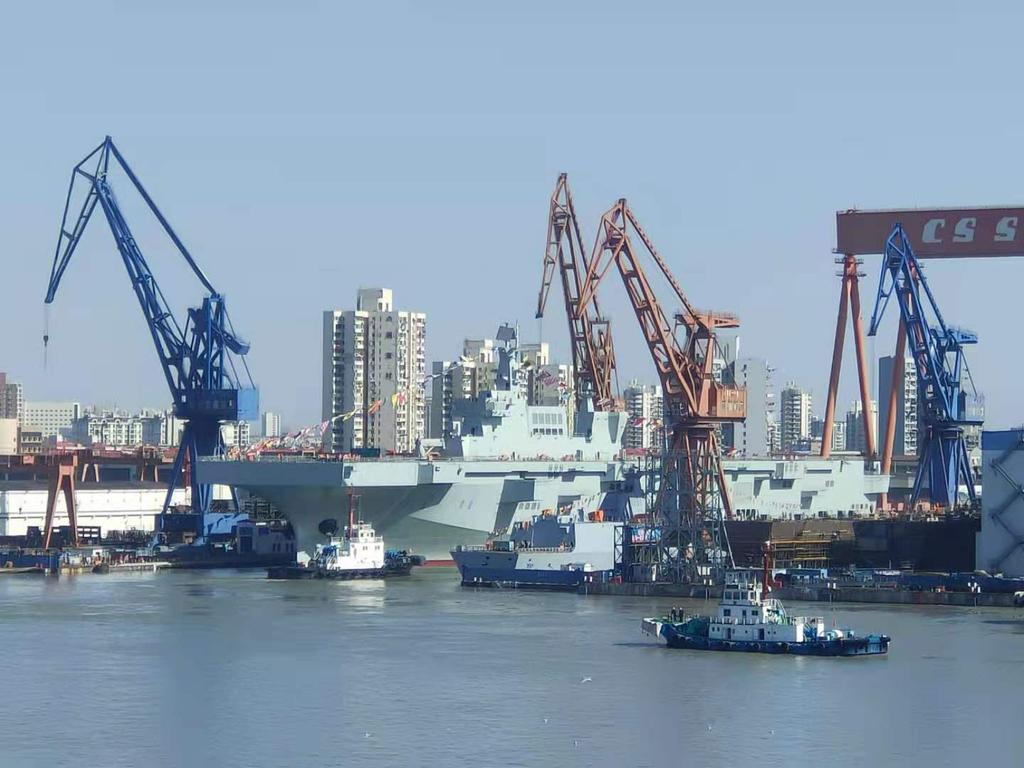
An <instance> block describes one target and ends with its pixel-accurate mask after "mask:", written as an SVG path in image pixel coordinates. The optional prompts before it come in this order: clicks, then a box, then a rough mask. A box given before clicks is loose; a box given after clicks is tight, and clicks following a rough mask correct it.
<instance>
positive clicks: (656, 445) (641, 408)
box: [622, 379, 665, 450]
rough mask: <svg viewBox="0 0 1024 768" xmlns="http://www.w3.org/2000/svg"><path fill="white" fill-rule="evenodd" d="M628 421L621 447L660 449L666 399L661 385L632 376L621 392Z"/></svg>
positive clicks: (663, 429)
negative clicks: (643, 382)
mask: <svg viewBox="0 0 1024 768" xmlns="http://www.w3.org/2000/svg"><path fill="white" fill-rule="evenodd" d="M622 396H623V400H625V404H626V412H627V413H628V414H629V421H628V422H626V432H625V434H624V435H623V436H622V447H623V448H629V449H633V450H658V449H660V448H661V443H662V436H663V435H664V431H665V427H664V420H665V398H664V395H663V393H662V391H661V385H660V384H641V383H640V382H639V381H638V380H636V379H634V380H633V381H631V382H630V383H629V386H628V387H626V388H625V390H623V392H622Z"/></svg>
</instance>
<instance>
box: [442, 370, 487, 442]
mask: <svg viewBox="0 0 1024 768" xmlns="http://www.w3.org/2000/svg"><path fill="white" fill-rule="evenodd" d="M477 383H478V376H477V364H476V363H475V362H470V361H467V360H463V361H459V360H436V361H434V364H433V366H432V367H431V379H430V388H431V392H430V436H431V437H432V438H435V439H440V438H445V437H448V436H449V435H451V434H453V432H454V421H453V417H452V414H453V406H454V404H455V401H457V400H472V399H473V398H475V397H476V395H477V392H478V391H479V390H478V389H477Z"/></svg>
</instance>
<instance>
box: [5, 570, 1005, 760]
mask: <svg viewBox="0 0 1024 768" xmlns="http://www.w3.org/2000/svg"><path fill="white" fill-rule="evenodd" d="M676 602H680V603H681V604H684V605H686V607H687V608H688V609H690V610H695V609H699V608H705V606H703V605H702V603H701V602H699V601H686V602H682V601H676ZM669 605H670V601H666V600H652V599H637V598H610V597H589V598H588V597H580V596H577V595H570V594H555V593H537V592H524V591H519V592H516V591H501V590H470V589H464V588H462V587H460V586H458V582H457V578H456V574H455V571H454V570H450V569H422V570H420V571H419V572H417V573H416V574H414V575H413V576H412V577H410V578H408V579H394V580H391V581H388V582H347V583H345V582H341V583H335V582H328V583H324V582H275V581H268V580H266V579H265V578H263V577H262V574H261V573H260V572H254V571H249V572H240V571H239V572H236V571H220V572H207V573H204V572H165V573H158V574H118V575H107V576H94V575H91V574H90V575H85V576H79V577H71V578H67V577H65V578H60V579H55V578H46V579H43V578H39V577H0V622H2V637H0V686H2V697H0V710H2V712H3V715H2V719H0V724H2V725H0V766H36V765H38V766H62V765H75V766H82V765H104V766H140V765H152V766H205V765H214V766H246V767H262V766H363V765H366V766H462V765H465V766H505V765H511V766H659V767H660V766H666V765H673V766H681V765H687V766H703V765H708V766H716V765H741V766H742V765H749V766H755V765H757V766H774V765H794V766H795V765H799V766H808V765H812V766H813V765H822V766H824V765H828V766H830V767H832V766H847V765H849V766H854V765H856V766H859V767H862V766H865V765H915V766H916V765H922V766H924V765H928V766H938V765H979V766H981V765H984V766H1009V765H1024V736H1022V732H1021V727H1020V724H1021V707H1022V705H1024V704H1022V702H1024V613H1022V612H1021V611H1019V610H1008V609H980V610H975V609H958V608H932V607H927V608H926V607H892V608H888V607H884V608H883V607H875V606H872V607H870V608H867V607H861V606H850V605H843V606H837V607H836V608H835V610H834V611H833V610H831V609H830V608H829V606H811V605H807V604H797V603H794V604H792V605H790V606H789V608H790V610H791V611H799V612H800V613H812V612H813V613H819V614H821V613H823V614H825V615H831V614H833V613H834V614H835V618H836V620H837V621H838V622H839V623H840V624H841V625H843V624H845V625H849V626H852V627H854V628H855V629H857V630H858V631H884V632H886V633H887V634H889V635H891V636H892V637H893V643H892V646H891V648H890V653H889V655H888V657H882V658H877V657H876V658H861V659H817V658H795V657H775V656H762V655H756V654H729V653H710V652H704V653H701V652H689V651H673V650H668V649H665V648H662V647H659V646H656V645H654V644H653V643H652V642H650V641H649V640H648V639H647V638H645V637H644V636H643V635H641V634H640V630H639V619H640V618H641V617H642V616H644V615H650V614H651V613H652V612H655V611H658V612H661V611H663V610H665V609H667V608H668V607H669ZM713 608H714V606H713V605H712V604H707V605H706V609H708V610H710V609H713Z"/></svg>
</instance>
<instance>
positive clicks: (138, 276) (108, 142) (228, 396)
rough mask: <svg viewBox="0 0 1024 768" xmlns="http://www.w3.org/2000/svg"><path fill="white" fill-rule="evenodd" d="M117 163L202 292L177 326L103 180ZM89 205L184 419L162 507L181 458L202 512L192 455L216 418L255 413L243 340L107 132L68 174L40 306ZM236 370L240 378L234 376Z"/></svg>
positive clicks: (201, 451)
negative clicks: (103, 224) (104, 228)
mask: <svg viewBox="0 0 1024 768" xmlns="http://www.w3.org/2000/svg"><path fill="white" fill-rule="evenodd" d="M118 167H119V168H120V169H121V170H122V171H123V172H124V174H125V175H126V176H127V178H128V180H129V181H130V182H131V184H132V186H133V187H134V188H135V190H136V191H137V192H138V194H139V196H140V197H141V198H142V199H143V201H144V202H145V204H146V206H147V207H148V208H149V210H150V212H151V213H152V214H153V216H154V217H155V218H156V220H157V221H158V222H159V223H160V226H161V227H162V228H163V231H164V233H165V234H166V235H167V237H168V238H169V239H170V240H171V242H172V243H173V245H174V247H175V248H176V249H177V251H178V253H180V254H181V256H182V257H183V258H184V259H185V261H186V262H187V263H188V265H189V267H191V269H192V272H193V273H194V274H195V276H196V277H197V278H198V279H199V282H200V283H202V285H203V288H205V289H206V291H207V295H206V296H204V297H203V301H202V304H201V305H200V306H198V307H191V308H189V309H188V311H187V313H186V318H185V325H184V328H182V326H181V325H179V323H178V321H177V320H176V319H175V317H174V314H173V313H172V312H171V309H170V307H169V306H168V304H167V300H166V299H165V298H164V295H163V292H162V291H161V290H160V286H159V285H158V284H157V281H156V278H155V277H154V275H153V273H152V271H150V268H149V265H148V264H147V263H146V259H145V257H144V256H143V255H142V251H141V250H140V248H139V245H138V243H137V242H136V240H135V237H134V236H133V235H132V231H131V229H130V228H129V226H128V222H127V220H126V219H125V217H124V214H123V212H122V210H121V207H120V206H119V205H118V202H117V198H116V197H115V195H114V190H113V188H112V187H111V185H110V173H111V171H113V170H115V169H116V168H118ZM83 187H84V188H83ZM76 193H77V195H81V194H82V193H84V194H85V200H84V202H83V203H82V206H81V208H80V209H78V210H77V213H76V212H75V210H76V208H77V206H74V207H73V201H74V200H77V199H78V196H76ZM97 203H99V205H100V207H101V208H102V209H103V213H104V215H105V216H106V218H107V223H108V224H109V225H110V231H111V233H112V234H113V236H114V242H115V243H116V244H117V249H118V251H119V252H120V254H121V259H122V260H123V262H124V266H125V269H127V270H128V276H129V277H130V278H131V283H132V289H133V290H134V291H135V296H136V298H137V299H138V301H139V306H140V307H141V308H142V314H143V315H144V316H145V318H146V323H147V325H148V327H149V332H150V335H151V336H152V338H153V343H154V345H155V346H156V351H157V356H158V357H159V359H160V365H161V367H162V368H163V372H164V377H165V378H166V380H167V386H168V387H169V388H170V390H171V397H172V399H173V403H174V405H173V412H174V415H175V416H176V417H178V418H180V419H182V420H184V421H185V422H186V423H185V427H184V429H183V432H182V436H181V444H180V446H179V447H178V453H177V456H176V457H175V460H174V466H173V468H172V471H171V476H170V479H169V482H168V488H167V496H166V498H165V500H164V507H163V509H164V511H165V512H166V511H167V508H168V506H169V505H170V503H171V498H172V495H173V492H174V489H175V488H176V487H178V485H179V484H180V483H181V482H182V474H183V470H184V467H185V462H186V461H189V462H190V463H191V472H190V473H189V474H190V478H189V483H190V485H191V491H192V509H193V510H194V511H195V512H197V513H201V514H205V513H206V512H208V511H209V509H210V501H211V496H212V494H211V486H210V485H208V484H205V483H201V482H199V480H198V477H197V475H198V472H197V469H198V467H197V459H198V458H199V457H203V456H213V455H216V454H217V453H218V452H219V451H220V450H221V448H222V443H221V434H220V426H221V423H223V422H227V421H238V420H253V419H256V418H257V417H258V412H259V393H258V390H257V389H256V387H255V385H254V384H253V381H252V376H251V375H250V373H249V368H248V365H247V364H246V361H245V355H246V354H247V353H248V351H249V345H248V343H246V342H245V341H242V340H241V339H240V338H239V337H238V336H237V335H235V331H234V328H233V327H232V325H231V320H230V318H229V317H228V312H227V307H226V305H225V300H224V296H223V295H222V294H221V293H220V292H219V291H217V289H216V288H214V287H213V284H212V283H211V282H210V281H209V279H208V278H207V277H206V275H205V274H204V273H203V271H202V269H200V268H199V265H198V264H197V263H196V261H195V259H194V258H193V257H192V254H191V253H189V251H188V249H187V248H186V247H185V245H184V244H183V243H182V241H181V240H180V239H179V238H178V235H177V234H176V233H175V231H174V229H173V228H172V227H171V225H170V223H168V221H167V219H166V218H164V215H163V214H162V213H161V212H160V209H159V208H158V207H157V205H156V203H155V202H153V199H152V198H151V197H150V196H149V194H148V193H147V192H146V190H145V188H144V187H143V186H142V183H141V182H140V181H139V179H138V177H137V176H136V175H135V173H134V172H133V171H132V169H131V168H130V167H129V165H128V163H127V162H125V159H124V157H122V155H121V153H120V152H119V151H118V149H117V147H116V146H115V145H114V142H113V140H112V139H111V138H110V137H109V136H107V137H106V138H105V139H104V140H103V143H102V144H100V145H99V146H98V147H97V148H96V149H94V150H93V151H92V152H90V153H89V154H88V155H87V156H86V157H85V159H83V160H82V161H81V162H80V163H79V164H78V165H76V166H75V167H74V170H73V171H72V173H71V184H70V186H69V188H68V194H67V200H66V202H65V204H64V217H63V219H62V220H61V227H60V234H59V236H58V238H57V248H56V252H55V254H54V259H53V267H52V269H51V272H50V284H49V287H48V289H47V291H46V303H47V304H51V303H52V302H53V300H54V298H55V297H56V295H57V288H58V287H59V286H60V282H61V278H62V277H63V276H64V272H65V270H66V269H67V267H68V263H69V262H70V260H71V257H72V255H74V252H75V249H76V248H77V247H78V244H79V242H80V240H81V237H82V233H83V232H84V231H85V228H86V226H87V225H88V223H89V219H90V218H91V216H92V214H93V211H94V210H95V209H96V204H97ZM48 340H49V336H48V335H44V336H43V343H44V344H46V343H47V342H48ZM243 372H244V376H245V378H244V379H243V378H242V375H241V374H242V373H243ZM243 382H244V383H243Z"/></svg>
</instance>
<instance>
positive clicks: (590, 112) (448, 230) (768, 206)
mask: <svg viewBox="0 0 1024 768" xmlns="http://www.w3.org/2000/svg"><path fill="white" fill-rule="evenodd" d="M693 6H694V4H684V3H655V4H650V3H636V4H633V5H629V4H627V5H623V4H622V3H604V2H580V3H573V2H561V3H551V2H517V3H504V4H495V3H480V2H458V3H455V2H452V3H440V2H439V3H431V4H427V3H392V2H379V3H349V4H345V3H328V2H301V0H300V1H298V2H290V3H260V2H237V3H207V2H176V3H161V4H154V3H131V2H104V1H103V0H98V1H94V2H89V3H58V4H40V3H36V4H33V3H21V4H16V5H14V6H11V7H9V8H7V9H6V10H5V14H4V15H5V20H4V24H3V25H2V28H0V104H2V115H3V119H2V121H0V139H2V140H3V145H4V147H5V150H6V151H5V153H4V154H5V158H4V177H5V182H6V183H4V184H3V185H2V187H0V264H2V271H0V275H2V276H0V281H2V283H0V288H2V291H0V370H7V371H9V372H10V373H11V375H12V376H13V377H14V378H15V379H17V380H20V381H22V382H23V383H24V385H25V389H26V396H27V397H28V398H29V399H71V398H75V399H79V400H82V401H84V402H93V401H97V402H101V403H105V404H117V405H120V406H124V407H139V406H143V405H162V404H164V403H166V402H167V400H168V398H167V393H166V389H165V384H164V382H163V379H162V377H161V374H160V371H159V368H158V365H157V362H156V359H155V355H154V352H153V350H152V348H151V342H150V340H149V338H148V335H147V333H146V330H145V327H144V324H143V322H142V319H141V315H140V312H139V309H138V307H137V306H136V304H135V301H134V297H133V295H132V293H131V290H130V288H129V285H128V282H127V278H126V276H125V274H124V271H123V267H122V265H121V263H120V259H119V258H118V256H117V253H116V250H115V249H114V247H113V244H112V241H111V239H110V235H109V233H108V232H107V231H106V228H105V222H104V221H103V220H102V219H101V218H98V217H97V218H96V219H95V220H94V221H93V222H92V225H91V231H90V232H89V233H87V236H86V238H85V241H84V243H83V246H82V248H81V249H80V251H79V252H78V253H77V254H76V257H75V261H74V262H73V263H72V265H71V268H70V269H69V271H68V273H67V275H66V276H65V282H64V285H63V286H62V290H61V292H60V295H59V296H58V299H57V303H56V305H55V306H54V308H53V309H52V311H51V320H50V335H51V342H50V355H49V362H48V366H47V368H46V369H44V367H43V355H42V341H41V337H42V332H43V305H42V299H43V294H44V292H45V287H46V280H47V278H48V274H49V269H50V263H51V260H52V255H53V247H54V243H55V239H56V235H57V225H58V221H59V216H60V213H61V208H62V205H63V200H64V194H65V189H66V184H67V180H68V174H69V172H70V170H71V167H72V166H73V165H74V164H75V163H76V162H77V161H78V160H79V159H80V158H81V157H82V156H84V155H85V154H86V153H87V152H88V151H89V150H90V149H91V148H92V147H94V146H95V145H96V144H97V143H98V142H99V141H100V140H101V139H102V137H103V135H104V134H106V133H110V134H111V135H113V136H114V137H115V139H116V140H117V142H118V144H119V146H120V147H121V149H122V151H123V152H124V154H125V155H126V156H127V158H128V159H129V161H130V162H132V163H133V164H134V167H135V169H136V171H137V172H138V173H139V174H140V176H141V177H142V178H143V180H144V181H145V183H146V184H147V186H148V188H149V189H150V191H151V192H152V194H153V195H154V197H155V198H156V199H157V201H158V202H159V203H160V205H161V206H162V208H163V210H164V212H165V213H166V214H167V215H168V217H169V218H170V219H171V221H172V222H173V223H174V225H175V226H176V228H177V229H178V231H179V233H180V234H181V235H182V236H183V238H184V240H185V241H186V243H188V244H189V246H190V247H191V249H192V251H193V252H194V253H195V254H196V255H197V257H198V259H199V261H200V263H201V264H202V265H203V267H204V268H205V270H206V271H207V273H208V274H209V276H210V277H211V279H212V280H213V282H214V283H215V285H217V286H218V287H219V289H220V290H221V291H222V292H224V293H225V294H226V295H227V296H228V299H229V306H230V308H231V312H232V316H233V318H234V321H235V326H236V328H237V329H238V330H239V331H240V332H241V333H242V334H243V335H245V336H247V337H248V338H249V339H250V340H251V341H252V344H253V351H252V353H251V355H250V365H251V367H252V370H253V373H254V375H255V377H256V379H257V381H258V383H259V384H260V386H261V388H262V392H263V403H264V405H265V406H266V407H267V408H270V409H274V410H279V411H281V412H283V413H284V415H285V417H286V421H287V422H289V423H292V424H297V423H302V422H306V423H309V422H313V421H315V420H317V419H318V417H319V403H320V355H319V350H320V319H319V315H320V311H321V310H322V309H325V308H328V307H350V306H352V305H353V302H354V295H355V291H356V288H357V287H358V286H369V285H386V286H390V287H392V288H393V289H394V290H395V297H396V302H397V303H398V304H399V305H400V306H401V307H403V308H408V309H415V310H421V311H425V312H427V314H428V339H429V340H428V357H430V358H431V359H436V358H440V357H450V356H451V355H453V354H455V353H456V352H457V351H458V349H459V346H460V340H461V339H462V338H463V337H464V336H481V335H486V334H489V333H491V332H493V330H494V328H495V326H496V325H497V324H498V323H499V322H501V321H505V320H518V321H520V323H521V324H522V328H523V331H524V336H525V337H527V338H534V337H536V335H537V325H536V323H535V321H534V320H533V307H534V303H535V301H536V291H537V287H538V282H539V273H540V263H541V256H542V252H543V245H544V235H545V224H546V216H547V199H548V196H549V194H550V191H551V188H552V186H553V184H554V181H555V178H556V176H557V174H558V172H559V171H562V170H565V171H567V172H568V173H569V174H570V181H571V183H572V185H573V187H574V190H575V195H576V198H577V205H578V208H579V210H580V212H581V214H582V215H583V224H584V227H585V229H586V237H587V239H588V240H589V239H591V238H592V237H593V234H594V231H595V227H596V222H597V219H598V217H599V216H600V214H601V213H602V212H603V211H604V210H605V209H606V208H607V207H608V206H609V205H610V204H611V203H612V202H613V201H614V200H615V199H616V198H618V197H620V196H625V197H628V198H629V199H630V202H631V205H632V206H633V208H634V210H635V211H636V212H637V214H638V215H639V216H640V217H641V219H642V220H643V223H644V225H645V228H646V229H647V231H648V232H649V234H650V235H651V236H652V238H653V239H654V241H655V242H656V244H657V245H658V246H659V248H660V250H661V251H662V252H663V253H664V254H665V256H666V257H667V258H668V260H669V262H670V263H671V265H672V266H673V268H674V269H675V271H676V274H677V276H678V277H679V279H680V281H681V283H682V284H683V286H684V288H685V290H686V291H687V292H688V294H689V295H690V297H691V300H692V301H693V303H694V304H696V305H698V306H706V307H714V308H720V309H731V310H733V311H735V312H736V313H737V314H739V315H740V317H741V319H742V321H743V322H744V328H743V330H742V351H743V352H744V353H746V354H750V355H759V356H763V357H766V358H768V359H769V361H770V362H771V363H772V364H773V365H775V366H776V368H777V369H778V372H777V374H776V382H777V384H778V385H779V386H780V387H781V385H782V384H784V383H785V381H786V380H787V379H795V380H796V381H798V382H799V383H801V384H802V385H804V386H807V387H810V388H812V389H813V390H814V392H815V395H816V410H818V411H819V412H820V411H821V410H823V406H824V403H823V392H824V389H825V385H826V382H827V377H828V367H829V358H830V354H831V346H832V334H833V328H834V322H835V309H836V299H837V295H838V281H837V279H836V277H835V274H834V272H835V265H834V264H833V263H832V258H833V257H832V254H831V248H832V245H833V237H834V211H835V210H836V209H841V208H848V207H851V206H859V207H863V208H873V207H899V206H907V205H961V204H997V203H1021V202H1024V196H1022V192H1021V182H1020V179H1021V163H1022V161H1021V153H1020V146H1021V143H1022V142H1021V139H1022V133H1024V98H1022V93H1021V91H1022V86H1021V82H1020V60H1019V45H1020V31H1021V29H1022V28H1024V12H1022V9H1021V7H1020V6H1019V5H1018V4H1012V3H1006V4H999V5H997V4H988V5H982V4H975V5H971V6H968V5H963V4H960V5H954V4H943V3H936V2H920V3H899V4H897V3H891V2H861V3H855V4H846V5H845V6H838V5H837V4H832V3H820V2H808V3H771V4H765V3H729V4H715V3H704V4H700V5H699V6H697V7H696V8H694V7H693ZM144 229H145V228H142V227H140V230H144ZM141 233H142V234H143V235H145V234H147V233H146V231H142V232H141ZM147 255H148V257H149V259H150V261H151V263H152V267H153V269H154V271H155V272H156V273H157V275H158V277H159V278H160V280H161V282H162V283H163V284H164V287H165V290H166V291H167V293H168V294H170V297H171V300H172V302H173V303H174V305H175V306H177V307H182V308H184V307H185V306H186V304H192V303H195V302H197V301H198V300H199V299H200V297H201V294H200V290H199V286H198V284H197V283H195V282H192V281H190V280H188V275H187V273H185V272H184V270H182V269H181V267H180V265H178V264H176V263H174V262H172V261H171V260H170V259H169V257H168V253H167V251H166V249H164V248H162V247H153V249H152V250H150V251H147ZM864 269H865V271H866V272H867V273H868V277H867V279H866V280H865V288H866V290H865V294H866V295H865V301H864V303H865V305H866V307H865V313H868V312H870V305H871V302H872V301H873V292H874V289H875V285H876V284H877V270H878V262H877V257H875V258H874V259H871V258H869V259H868V260H867V263H866V264H865V267H864ZM1022 274H1024V261H1016V260H1001V261H998V260H988V261H979V262H974V263H966V262H955V263H951V262H947V263H941V264H937V263H935V264H933V265H932V266H931V269H930V271H929V276H930V279H931V281H932V284H933V289H934V290H935V292H936V293H937V294H938V295H939V296H940V298H941V300H942V302H943V309H944V312H945V314H946V316H947V319H948V320H949V321H950V322H954V323H957V324H960V325H964V326H966V327H969V328H971V329H973V330H975V331H976V332H977V333H978V334H979V336H980V338H981V343H980V345H979V346H978V347H977V348H975V349H973V350H972V351H971V352H972V354H971V358H970V361H971V365H972V369H973V371H974V374H975V378H976V380H977V381H978V384H979V387H980V388H981V389H982V390H983V391H984V392H985V394H986V395H987V398H988V406H989V424H990V425H994V426H1006V425H1012V424H1019V423H1020V422H1021V421H1022V420H1024V408H1022V407H1021V405H1020V404H1019V401H1018V397H1017V393H1018V389H1019V387H1018V385H1017V380H1018V379H1019V378H1020V377H1021V375H1022V373H1024V364H1022V362H1021V356H1020V343H1019V330H1018V325H1019V321H1018V320H1017V319H1016V311H1017V309H1018V306H1019V302H1020V287H1019V286H1020V284H1021V281H1020V277H1021V275H1022ZM605 295H606V296H607V299H606V301H605V304H606V306H607V308H608V310H609V314H611V315H612V316H613V318H614V321H615V323H616V326H615V331H616V333H615V335H616V338H617V340H618V354H619V360H620V368H621V372H620V378H621V379H623V380H625V379H628V378H629V377H631V376H634V375H635V376H640V377H642V378H646V379H650V380H653V379H654V375H653V370H652V368H651V366H650V364H649V362H648V360H647V357H646V354H647V353H646V350H645V349H644V347H643V346H642V345H641V343H640V336H639V331H638V330H637V328H636V327H635V323H634V321H633V319H632V316H631V314H630V313H628V310H627V308H626V306H625V304H624V303H623V302H622V300H621V299H620V298H619V296H620V295H621V286H620V285H619V284H617V283H614V282H609V283H608V284H607V288H606V290H605ZM554 309H557V306H556V307H554ZM894 322H895V316H893V317H891V318H890V331H891V328H892V324H893V323H894ZM543 331H544V337H545V338H546V339H547V340H549V341H551V342H552V343H553V345H554V346H555V349H556V351H562V352H564V350H566V348H567V347H566V344H565V341H564V338H565V331H564V329H563V327H562V323H561V322H560V320H559V316H558V314H557V313H552V314H550V316H549V319H548V320H546V321H545V324H544V329H543ZM893 336H894V334H893V333H891V332H889V333H886V334H885V335H884V336H882V337H879V338H878V339H877V340H876V341H875V342H874V343H873V352H874V355H875V356H877V355H881V354H886V353H888V351H889V350H890V349H891V346H892V338H893ZM851 341H852V340H851ZM848 348H852V344H851V343H850V342H848ZM846 367H847V369H848V370H851V371H852V368H853V366H852V357H849V356H848V357H847V365H846ZM854 397H855V385H854V379H853V377H852V375H850V376H846V377H845V380H844V386H843V391H842V393H841V403H840V410H841V411H842V410H845V407H846V405H847V404H848V403H849V401H851V400H852V399H853V398H854Z"/></svg>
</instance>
